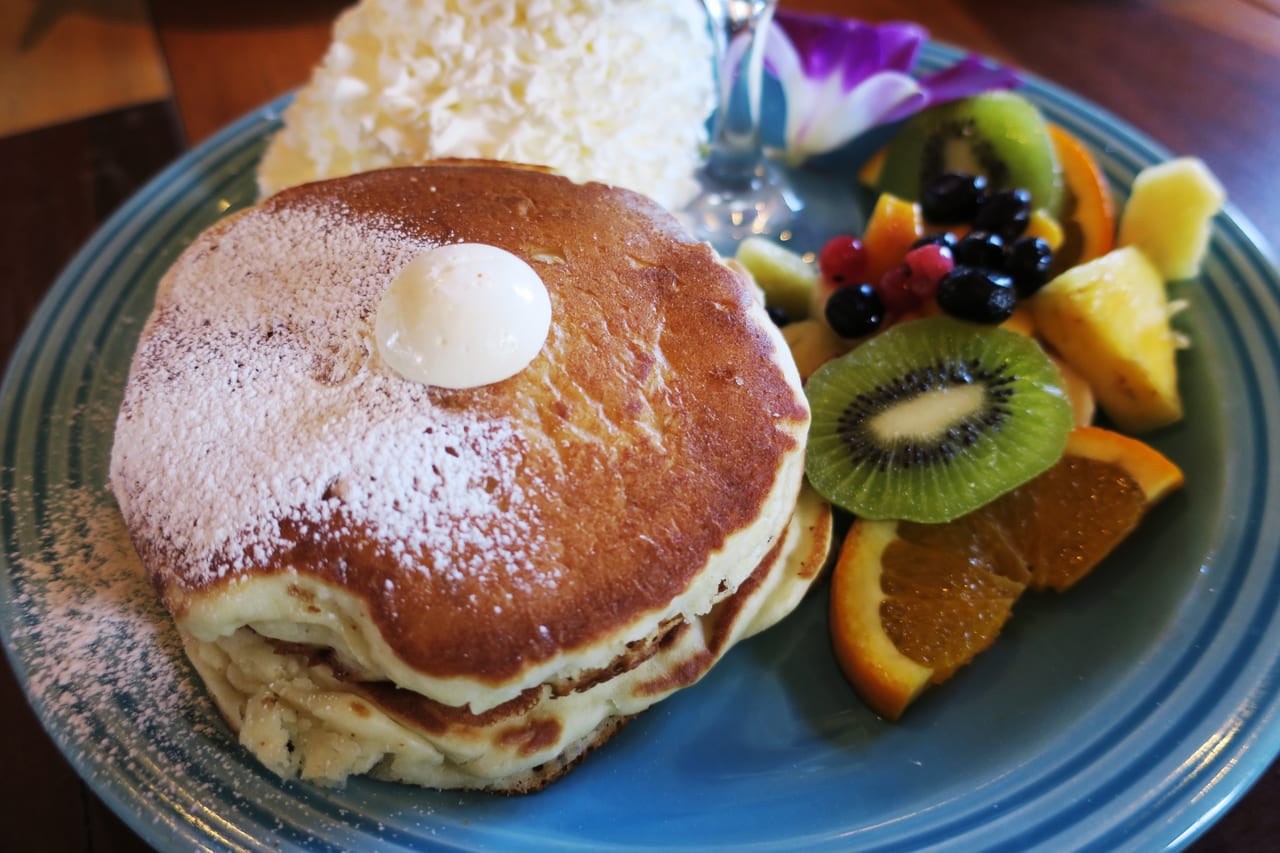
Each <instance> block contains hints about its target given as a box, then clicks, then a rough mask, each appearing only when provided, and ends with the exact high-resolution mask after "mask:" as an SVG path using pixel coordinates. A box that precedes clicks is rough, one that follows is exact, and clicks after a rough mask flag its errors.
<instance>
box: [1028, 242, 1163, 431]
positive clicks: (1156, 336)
mask: <svg viewBox="0 0 1280 853" xmlns="http://www.w3.org/2000/svg"><path fill="white" fill-rule="evenodd" d="M1029 304H1030V306H1031V310H1032V314H1033V315H1034V317H1035V324H1036V329H1037V331H1038V333H1039V334H1040V335H1041V336H1042V337H1043V338H1044V339H1045V340H1046V341H1047V342H1048V343H1049V344H1050V345H1051V346H1052V347H1053V348H1054V350H1056V351H1057V353H1058V354H1059V355H1061V356H1062V359H1063V361H1065V362H1066V363H1067V364H1068V365H1070V366H1071V368H1072V369H1073V370H1075V371H1076V372H1077V373H1079V374H1080V375H1081V376H1083V377H1084V378H1085V379H1086V380H1087V381H1088V383H1089V385H1090V386H1091V387H1092V388H1093V393H1094V394H1095V395H1096V396H1097V398H1098V405H1099V406H1101V407H1102V410H1103V411H1104V412H1106V414H1107V416H1108V417H1110V418H1111V420H1112V421H1113V422H1114V423H1115V424H1116V426H1118V427H1119V428H1120V429H1122V430H1124V431H1125V432H1145V431H1148V430H1153V429H1156V428H1157V427H1161V426H1165V425H1166V424H1170V423H1173V422H1175V421H1177V420H1179V419H1180V418H1181V417H1182V399H1181V397H1180V396H1179V393H1178V369H1177V363H1176V360H1175V350H1176V349H1177V345H1178V336H1177V334H1176V333H1175V332H1174V331H1173V328H1172V327H1171V325H1170V323H1169V315H1170V306H1169V303H1168V301H1167V299H1166V296H1165V285H1164V279H1163V277H1162V276H1161V274H1160V272H1159V270H1157V269H1156V268H1155V266H1154V265H1153V264H1152V263H1151V261H1149V260H1148V259H1147V257H1146V256H1145V255H1144V254H1143V253H1142V252H1141V251H1140V250H1138V249H1137V248H1134V247H1132V246H1130V247H1126V248H1122V249H1113V250H1112V251H1110V252H1108V253H1107V254H1105V255H1103V256H1102V257H1100V258H1095V259H1094V260H1092V261H1089V262H1088V263H1086V264H1081V265H1080V266H1076V267H1072V268H1071V269H1069V270H1067V271H1066V272H1064V273H1062V274H1061V275H1059V276H1058V277H1056V278H1054V279H1053V280H1052V281H1050V282H1049V283H1048V284H1046V285H1045V286H1044V287H1043V288H1041V290H1040V292H1039V293H1037V294H1036V295H1035V296H1033V297H1032V298H1031V300H1030V301H1029Z"/></svg>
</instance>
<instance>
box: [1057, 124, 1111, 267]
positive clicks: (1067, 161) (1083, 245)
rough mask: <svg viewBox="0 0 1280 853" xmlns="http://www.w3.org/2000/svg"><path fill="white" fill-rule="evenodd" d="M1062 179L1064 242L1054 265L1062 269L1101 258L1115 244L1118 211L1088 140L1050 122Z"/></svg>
mask: <svg viewBox="0 0 1280 853" xmlns="http://www.w3.org/2000/svg"><path fill="white" fill-rule="evenodd" d="M1049 137H1050V138H1051V139H1052V140H1053V147H1054V150H1055V151H1056V152H1057V155H1058V163H1059V164H1060V165H1061V166H1062V182H1063V185H1064V187H1065V188H1066V193H1065V194H1064V202H1063V209H1062V217H1061V225H1062V229H1063V238H1064V239H1063V243H1062V246H1061V247H1060V248H1059V249H1058V250H1055V253H1054V254H1055V257H1054V268H1055V269H1057V270H1063V269H1066V268H1068V267H1073V266H1075V265H1077V264H1082V263H1084V262H1085V261H1091V260H1093V259H1094V258H1100V257H1102V256H1103V255H1105V254H1106V253H1107V252H1110V251H1111V250H1112V248H1114V247H1115V237H1116V211H1115V202H1114V201H1112V198H1111V189H1110V188H1109V187H1108V185H1107V178H1106V176H1105V175H1103V173H1102V169H1101V168H1100V167H1099V166H1098V161H1097V160H1095V159H1094V156H1093V154H1092V153H1091V152H1090V151H1089V149H1088V148H1086V147H1085V144H1084V143H1083V142H1081V141H1080V140H1079V139H1077V138H1076V137H1075V136H1073V135H1072V134H1071V133H1070V132H1069V131H1067V130H1065V129H1064V128H1062V127H1059V126H1058V125H1055V124H1050V125H1049Z"/></svg>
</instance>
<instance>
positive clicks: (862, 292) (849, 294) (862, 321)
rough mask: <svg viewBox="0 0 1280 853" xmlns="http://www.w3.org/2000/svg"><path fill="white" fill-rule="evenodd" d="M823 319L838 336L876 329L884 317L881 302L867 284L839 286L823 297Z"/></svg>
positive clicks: (859, 335)
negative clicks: (825, 302) (826, 298)
mask: <svg viewBox="0 0 1280 853" xmlns="http://www.w3.org/2000/svg"><path fill="white" fill-rule="evenodd" d="M825 311H826V315H825V316H826V320H827V325H828V326H830V327H831V329H832V331H834V332H835V333H836V334H837V335H839V336H840V337H842V338H861V337H865V336H867V335H869V334H871V333H872V332H875V331H877V330H878V329H879V328H880V327H881V326H882V325H883V324H884V319H885V309H884V301H883V300H881V299H880V294H879V293H877V292H876V289H875V288H874V287H872V286H871V285H869V284H853V285H850V286H848V287H841V288H840V289H839V290H837V291H836V292H835V293H833V294H831V298H830V299H828V300H827V307H826V309H825Z"/></svg>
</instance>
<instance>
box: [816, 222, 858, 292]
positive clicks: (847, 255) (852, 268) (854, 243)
mask: <svg viewBox="0 0 1280 853" xmlns="http://www.w3.org/2000/svg"><path fill="white" fill-rule="evenodd" d="M818 271H819V272H821V273H822V275H823V277H824V278H826V279H827V281H830V282H831V283H832V284H835V285H846V284H857V283H858V282H861V281H863V280H865V274H866V271H867V250H866V248H864V247H863V245H862V241H861V240H859V239H858V238H857V237H855V236H854V235H852V234H837V235H836V236H835V237H832V238H831V239H830V240H828V241H827V242H826V243H824V244H823V245H822V250H821V251H819V252H818Z"/></svg>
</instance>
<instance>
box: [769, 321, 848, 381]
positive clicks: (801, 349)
mask: <svg viewBox="0 0 1280 853" xmlns="http://www.w3.org/2000/svg"><path fill="white" fill-rule="evenodd" d="M782 337H783V338H784V339H785V340H786V342H787V346H789V347H790V348H791V357H792V358H793V359H795V362H796V369H797V370H799V371H800V379H801V381H805V382H807V381H808V380H809V374H811V373H813V371H815V370H817V369H818V368H819V367H821V366H822V365H824V364H826V363H827V362H828V361H830V360H831V359H833V358H836V357H838V356H841V355H844V354H845V353H846V352H848V351H849V348H850V346H852V344H851V342H849V341H846V340H845V339H844V338H842V337H840V336H839V335H837V334H836V333H835V332H834V331H832V330H831V327H830V326H828V325H827V324H826V323H825V322H823V321H822V320H801V321H800V322H798V323H788V324H787V325H785V326H783V327H782Z"/></svg>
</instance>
